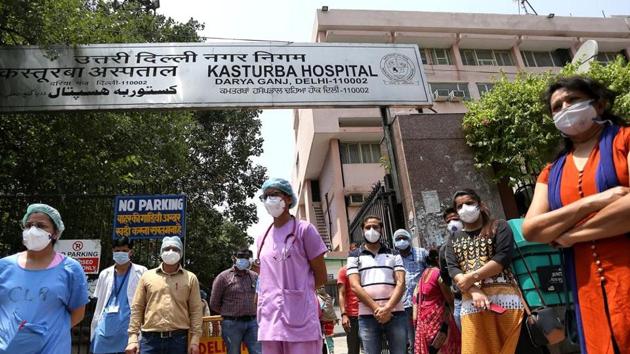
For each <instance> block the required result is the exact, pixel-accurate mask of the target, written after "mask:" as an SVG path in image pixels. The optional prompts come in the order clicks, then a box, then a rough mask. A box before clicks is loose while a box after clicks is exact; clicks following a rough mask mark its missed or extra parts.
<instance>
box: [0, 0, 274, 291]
mask: <svg viewBox="0 0 630 354" xmlns="http://www.w3.org/2000/svg"><path fill="white" fill-rule="evenodd" d="M119 3H122V5H121V6H114V2H112V1H90V0H29V1H22V0H5V1H3V2H0V46H7V45H27V44H28V45H31V44H32V45H40V46H43V47H45V48H48V49H49V54H50V55H54V47H55V45H58V44H66V45H76V44H85V43H123V42H126V43H142V42H195V41H199V39H200V37H199V35H198V31H199V30H201V29H202V28H203V25H201V24H199V23H198V22H196V21H195V20H193V19H190V20H189V21H188V22H187V23H178V22H176V21H174V20H173V19H171V18H165V17H164V16H161V15H157V16H156V15H154V14H153V13H151V12H149V11H147V10H146V9H145V8H143V6H142V5H141V4H140V2H139V1H134V0H127V1H124V2H123V1H119ZM258 114H259V112H258V111H255V110H246V109H233V110H224V111H219V110H212V111H198V112H193V111H162V112H158V111H127V112H45V113H20V114H0V157H1V158H0V225H2V226H0V254H2V255H5V254H7V253H12V252H15V251H16V250H18V249H19V247H20V244H21V237H20V236H21V233H20V231H19V226H18V224H17V222H16V220H17V219H18V218H20V217H21V215H22V213H23V212H24V210H25V209H26V204H27V203H32V202H36V201H42V202H48V203H50V204H52V205H54V206H55V207H57V208H58V209H59V210H60V212H61V214H62V216H63V218H64V221H65V223H66V225H67V230H66V232H65V235H64V237H65V238H91V237H100V238H101V239H102V240H104V243H103V263H104V265H109V264H111V258H110V257H111V254H109V252H108V250H109V248H108V247H109V238H110V237H111V236H110V235H111V234H112V231H111V226H112V219H113V210H112V198H113V196H114V195H122V194H171V193H177V194H179V193H185V194H186V195H187V196H188V208H187V212H188V215H187V235H186V263H187V267H188V268H189V269H191V270H192V271H193V272H195V273H197V275H198V276H199V278H200V280H201V281H202V283H204V284H205V285H209V284H208V281H209V279H210V278H212V277H214V276H215V275H216V274H217V273H218V272H219V271H221V270H223V269H225V268H226V267H228V266H229V265H230V264H231V260H230V254H231V252H232V251H233V250H234V248H235V247H239V246H245V245H247V244H248V243H251V242H252V238H251V237H249V236H248V235H247V234H246V232H245V230H246V229H247V227H248V226H249V225H250V224H252V223H254V222H256V221H257V218H256V210H255V206H254V205H253V204H252V203H251V202H249V200H250V199H251V198H252V197H253V196H254V194H255V193H256V192H257V191H258V188H259V186H260V185H261V184H262V182H263V179H264V175H265V169H264V168H263V167H261V166H257V165H254V163H253V162H252V160H251V157H252V156H258V155H260V153H261V152H262V138H261V137H260V126H261V123H260V120H259V119H258ZM158 250H159V244H158V242H156V241H146V242H145V241H143V242H140V243H139V244H138V245H137V246H136V247H135V248H134V253H135V254H136V258H135V260H136V261H139V262H141V263H145V264H146V265H148V266H154V265H156V263H157V262H159V259H158V258H157V255H158Z"/></svg>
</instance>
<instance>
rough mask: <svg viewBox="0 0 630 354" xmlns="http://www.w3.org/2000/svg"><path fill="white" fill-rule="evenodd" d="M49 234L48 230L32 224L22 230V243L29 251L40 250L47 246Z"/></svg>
mask: <svg viewBox="0 0 630 354" xmlns="http://www.w3.org/2000/svg"><path fill="white" fill-rule="evenodd" d="M51 236H52V235H51V234H49V233H48V232H46V231H44V230H42V229H40V228H37V227H35V226H32V227H31V228H29V229H26V230H24V231H22V243H24V246H26V248H27V249H28V250H29V251H41V250H43V249H44V248H46V246H48V244H49V243H50V241H51V239H52V238H51Z"/></svg>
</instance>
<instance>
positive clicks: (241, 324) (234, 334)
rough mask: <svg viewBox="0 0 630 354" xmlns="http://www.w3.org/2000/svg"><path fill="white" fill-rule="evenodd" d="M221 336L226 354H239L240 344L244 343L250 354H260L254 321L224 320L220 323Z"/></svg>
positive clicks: (256, 327) (256, 326) (256, 324)
mask: <svg viewBox="0 0 630 354" xmlns="http://www.w3.org/2000/svg"><path fill="white" fill-rule="evenodd" d="M221 336H222V337H223V341H224V342H225V346H226V347H227V353H228V354H240V352H241V345H242V343H245V345H246V346H247V350H248V351H249V353H250V354H260V353H261V352H262V349H261V347H260V342H258V323H257V322H256V319H253V320H249V321H239V320H228V319H224V320H223V321H222V322H221Z"/></svg>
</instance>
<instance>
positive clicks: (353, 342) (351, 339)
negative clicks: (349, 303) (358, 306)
mask: <svg viewBox="0 0 630 354" xmlns="http://www.w3.org/2000/svg"><path fill="white" fill-rule="evenodd" d="M348 318H349V319H350V332H348V333H347V335H346V343H347V344H348V354H359V353H360V350H361V349H360V346H361V341H360V340H359V318H358V317H348Z"/></svg>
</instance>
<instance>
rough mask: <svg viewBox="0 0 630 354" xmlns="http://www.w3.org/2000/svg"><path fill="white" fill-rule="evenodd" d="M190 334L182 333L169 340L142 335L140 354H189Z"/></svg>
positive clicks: (156, 336) (157, 336) (144, 333)
mask: <svg viewBox="0 0 630 354" xmlns="http://www.w3.org/2000/svg"><path fill="white" fill-rule="evenodd" d="M187 353H188V334H186V333H180V334H176V335H174V336H172V337H169V338H160V336H159V335H148V334H146V332H143V333H142V340H140V354H187Z"/></svg>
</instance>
